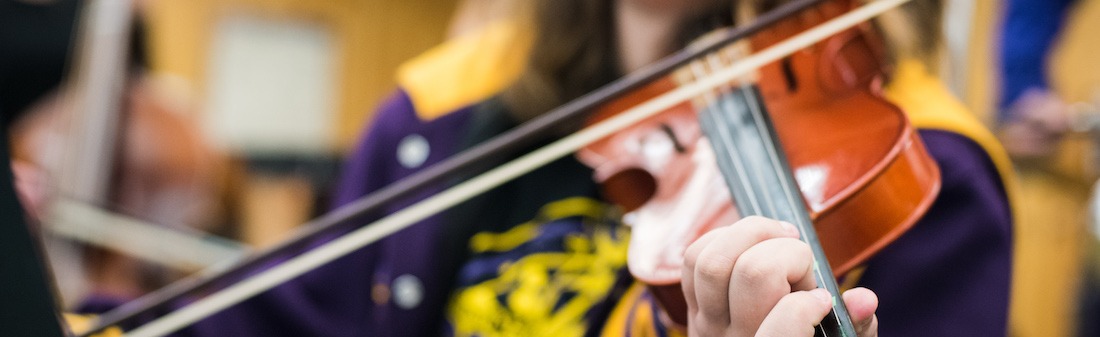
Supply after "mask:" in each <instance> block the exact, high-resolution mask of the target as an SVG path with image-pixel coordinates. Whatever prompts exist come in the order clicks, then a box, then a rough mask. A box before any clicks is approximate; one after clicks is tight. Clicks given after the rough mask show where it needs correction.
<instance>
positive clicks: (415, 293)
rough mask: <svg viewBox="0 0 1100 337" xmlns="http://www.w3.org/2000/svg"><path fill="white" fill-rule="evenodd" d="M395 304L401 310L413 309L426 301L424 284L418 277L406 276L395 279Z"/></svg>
mask: <svg viewBox="0 0 1100 337" xmlns="http://www.w3.org/2000/svg"><path fill="white" fill-rule="evenodd" d="M392 289H393V303H394V304H396V305H397V307H399V308H401V309H412V308H416V306H417V305H420V302H421V301H423V300H424V284H422V283H420V279H418V278H416V276H412V275H409V274H404V275H401V276H398V277H397V278H395V279H393V287H392Z"/></svg>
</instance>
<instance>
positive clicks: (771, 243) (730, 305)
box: [682, 217, 878, 337]
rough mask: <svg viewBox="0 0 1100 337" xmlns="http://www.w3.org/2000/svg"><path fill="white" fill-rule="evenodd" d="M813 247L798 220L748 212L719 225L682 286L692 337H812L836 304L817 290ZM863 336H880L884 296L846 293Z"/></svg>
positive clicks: (696, 248) (691, 254) (687, 258)
mask: <svg viewBox="0 0 1100 337" xmlns="http://www.w3.org/2000/svg"><path fill="white" fill-rule="evenodd" d="M812 266H813V256H812V254H811V252H810V247H809V245H807V244H806V243H804V242H802V241H800V240H798V230H797V229H795V227H794V226H793V225H791V224H787V223H782V222H779V221H776V220H771V219H767V218H762V217H748V218H744V219H742V220H740V221H738V222H737V223H735V224H733V225H731V226H728V227H722V228H719V229H716V230H713V231H711V232H709V233H707V234H706V235H703V236H702V237H700V238H699V240H697V241H695V243H692V244H691V246H689V247H688V249H687V252H686V253H685V254H684V270H683V282H682V284H683V289H684V296H685V298H686V299H687V303H688V333H689V334H690V335H693V336H807V337H808V336H813V335H814V326H815V325H817V324H818V323H819V322H821V320H822V319H823V318H825V315H827V314H828V313H829V310H830V309H831V303H832V300H831V298H830V295H829V294H828V293H827V292H826V291H825V290H823V289H816V285H815V283H814V277H813V268H812ZM843 297H844V303H845V304H847V306H848V310H849V313H850V314H851V315H852V320H853V321H854V322H855V324H856V330H857V332H858V333H859V336H862V337H874V336H878V321H877V319H876V318H875V315H874V312H875V309H876V308H877V307H878V298H877V297H876V296H875V294H874V293H873V292H871V291H870V290H868V289H865V288H857V289H852V290H850V291H848V292H846V293H845V294H844V296H843Z"/></svg>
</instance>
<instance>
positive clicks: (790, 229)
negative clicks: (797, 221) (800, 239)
mask: <svg viewBox="0 0 1100 337" xmlns="http://www.w3.org/2000/svg"><path fill="white" fill-rule="evenodd" d="M779 225H780V226H783V230H784V231H786V232H787V234H790V235H794V236H796V237H797V236H799V235H800V234H799V233H798V227H795V226H794V224H791V223H790V222H786V221H780V222H779Z"/></svg>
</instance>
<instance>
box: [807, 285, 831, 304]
mask: <svg viewBox="0 0 1100 337" xmlns="http://www.w3.org/2000/svg"><path fill="white" fill-rule="evenodd" d="M810 293H811V294H813V295H814V297H817V299H819V300H821V302H822V303H825V304H828V305H829V306H832V305H833V295H832V294H829V292H828V291H826V290H825V289H821V288H817V289H814V290H811V291H810Z"/></svg>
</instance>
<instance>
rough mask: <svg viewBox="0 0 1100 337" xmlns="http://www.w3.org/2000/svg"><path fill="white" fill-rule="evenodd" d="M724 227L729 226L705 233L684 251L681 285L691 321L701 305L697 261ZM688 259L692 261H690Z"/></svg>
mask: <svg viewBox="0 0 1100 337" xmlns="http://www.w3.org/2000/svg"><path fill="white" fill-rule="evenodd" d="M723 228H728V226H727V227H720V228H716V229H714V230H712V231H710V232H707V233H706V234H703V236H701V237H699V239H696V240H695V242H692V243H691V245H689V246H688V248H687V250H685V251H684V265H683V266H682V267H681V268H682V269H681V271H680V287H681V290H683V292H684V299H685V300H686V301H687V307H688V321H689V322H690V321H691V317H692V316H695V314H696V313H698V312H699V305H698V302H697V301H696V300H695V281H694V279H695V269H694V268H695V261H696V260H697V259H698V256H699V252H701V251H702V250H703V248H704V247H706V246H707V245H709V244H710V242H711V241H714V238H716V237H719V236H721V233H722V232H721V231H720V230H721V229H723ZM688 261H691V262H690V263H689V262H688ZM689 326H690V325H689Z"/></svg>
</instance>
